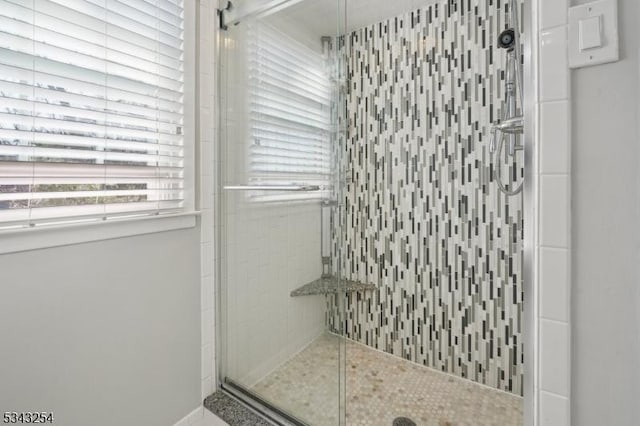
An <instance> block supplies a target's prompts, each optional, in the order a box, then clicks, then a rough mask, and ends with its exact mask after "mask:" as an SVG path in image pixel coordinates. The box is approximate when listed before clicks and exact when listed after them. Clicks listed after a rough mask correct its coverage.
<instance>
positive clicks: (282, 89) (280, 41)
mask: <svg viewBox="0 0 640 426" xmlns="http://www.w3.org/2000/svg"><path fill="white" fill-rule="evenodd" d="M344 1H345V0H335V1H333V0H332V1H331V2H322V5H319V3H318V2H315V1H313V0H307V1H289V2H283V3H280V5H279V6H278V7H276V8H272V9H255V10H250V9H251V8H250V7H249V6H250V5H251V2H245V3H244V5H245V6H246V8H247V13H246V14H245V16H240V17H237V18H236V19H237V25H235V23H236V22H233V23H231V24H230V25H228V27H227V29H226V30H224V31H222V32H221V40H220V43H221V44H220V53H221V54H220V64H219V66H220V68H219V72H220V76H219V77H220V80H219V81H220V98H221V111H220V115H221V129H220V136H221V137H220V152H219V154H220V159H221V161H220V168H221V170H220V176H221V179H220V181H221V188H220V190H221V193H222V198H221V200H222V202H221V208H220V214H221V224H222V226H221V230H222V231H221V234H222V235H221V239H222V243H221V259H222V260H221V263H222V264H221V295H220V299H221V307H220V308H221V322H222V324H221V326H220V330H221V334H222V336H223V338H222V346H223V347H222V348H221V349H220V351H219V354H220V357H221V358H222V360H221V363H220V364H221V371H220V374H219V377H220V380H221V381H222V385H223V387H224V388H225V389H227V390H228V391H230V392H232V393H234V394H235V395H237V396H240V397H241V398H248V399H250V400H253V401H259V402H260V403H261V404H263V405H264V406H266V407H267V408H268V409H269V410H270V411H271V412H272V413H274V412H275V413H277V414H279V415H281V416H284V417H285V418H286V419H288V420H289V421H290V422H292V423H302V424H313V425H337V424H344V401H343V399H344V342H343V340H342V337H341V330H340V323H341V321H340V320H338V321H337V322H336V323H335V324H334V321H333V318H335V315H336V314H337V315H338V318H339V317H340V313H339V307H340V305H341V302H340V301H341V299H342V296H341V295H342V294H343V292H342V291H341V290H340V287H341V286H342V281H341V279H340V277H341V274H340V270H339V269H338V265H336V264H334V263H333V259H335V258H338V256H336V254H335V253H336V250H338V249H340V248H341V246H342V237H341V236H340V235H339V233H338V232H336V230H335V228H334V227H333V226H332V224H333V223H335V222H336V221H338V220H339V218H338V217H337V215H338V213H339V209H336V206H337V204H338V193H337V188H338V187H339V182H340V181H341V177H340V176H341V175H342V173H343V172H342V170H340V168H339V167H336V164H339V163H340V162H339V160H338V158H337V157H336V156H337V155H339V154H340V153H341V152H342V151H343V150H341V149H337V148H336V146H337V144H339V143H341V139H340V137H341V136H340V131H339V126H338V123H337V117H338V109H339V106H340V105H341V102H340V96H341V93H342V90H341V89H340V84H339V82H340V80H341V79H340V78H339V77H340V70H341V68H342V67H341V65H340V60H339V55H338V54H337V49H336V46H337V42H338V40H339V39H338V37H337V36H338V35H339V34H340V33H341V32H340V30H339V28H340V21H341V19H342V18H341V17H343V16H344V14H343V13H342V12H341V10H344V9H343V7H342V5H343V2H344ZM319 6H320V7H319ZM328 6H329V7H328ZM342 142H343V141H342Z"/></svg>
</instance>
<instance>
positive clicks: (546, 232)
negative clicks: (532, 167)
mask: <svg viewBox="0 0 640 426" xmlns="http://www.w3.org/2000/svg"><path fill="white" fill-rule="evenodd" d="M569 197H570V194H569V176H568V175H545V174H542V176H541V179H540V210H541V217H540V241H541V243H542V245H543V246H545V247H564V248H567V247H568V245H569V208H570V201H569Z"/></svg>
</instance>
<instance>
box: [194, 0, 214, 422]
mask: <svg viewBox="0 0 640 426" xmlns="http://www.w3.org/2000/svg"><path fill="white" fill-rule="evenodd" d="M217 3H218V2H217V0H200V1H199V5H200V11H199V20H200V23H199V24H200V37H199V43H200V49H199V59H200V70H199V84H200V88H199V115H200V117H199V120H200V129H199V155H200V203H199V209H200V211H201V212H202V214H201V217H200V219H201V242H202V244H201V286H202V287H201V308H202V313H201V315H202V323H201V324H202V326H201V327H202V328H201V333H202V352H201V353H202V358H201V372H202V375H201V379H202V386H201V389H202V395H201V396H202V398H205V397H207V396H208V395H210V394H211V393H212V392H213V390H214V389H215V387H216V374H215V371H216V370H215V364H216V362H215V339H214V327H215V320H214V319H215V310H214V308H215V303H214V300H215V299H214V296H215V280H214V270H215V269H214V265H215V263H216V261H215V259H216V256H217V255H218V253H215V250H214V246H215V245H214V237H215V233H214V219H215V218H214V215H213V212H214V208H215V203H216V195H217V194H216V190H215V188H216V182H215V170H216V167H215V162H216V158H215V151H216V149H215V137H214V135H215V130H216V129H215V127H214V116H215V110H214V105H215V103H214V96H215V93H214V87H215V75H214V69H215V68H214V63H213V62H214V55H213V53H214V46H215V34H216V31H215V26H216V22H217V20H216V19H215V17H216V9H217ZM203 425H204V423H203Z"/></svg>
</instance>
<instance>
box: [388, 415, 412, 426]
mask: <svg viewBox="0 0 640 426" xmlns="http://www.w3.org/2000/svg"><path fill="white" fill-rule="evenodd" d="M393 426H416V422H414V421H413V420H411V419H410V418H408V417H397V418H396V419H395V420H394V421H393Z"/></svg>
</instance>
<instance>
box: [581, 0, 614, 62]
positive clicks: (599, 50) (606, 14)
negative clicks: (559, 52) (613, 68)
mask: <svg viewBox="0 0 640 426" xmlns="http://www.w3.org/2000/svg"><path fill="white" fill-rule="evenodd" d="M592 18H596V19H599V21H600V31H601V33H600V38H601V46H600V47H593V48H590V49H584V50H583V49H582V47H583V44H584V43H585V42H587V46H590V45H592V44H593V43H592V41H593V40H594V37H596V34H593V33H585V34H581V28H582V29H583V31H584V29H593V28H594V26H593V25H590V24H592V23H593V22H594V20H593V19H592ZM581 22H582V25H581ZM618 43H619V41H618V0H599V1H595V2H593V3H588V4H584V5H580V6H575V7H571V8H569V67H571V68H581V67H587V66H592V65H599V64H606V63H609V62H616V61H618V60H619V59H620V49H619V47H618Z"/></svg>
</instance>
